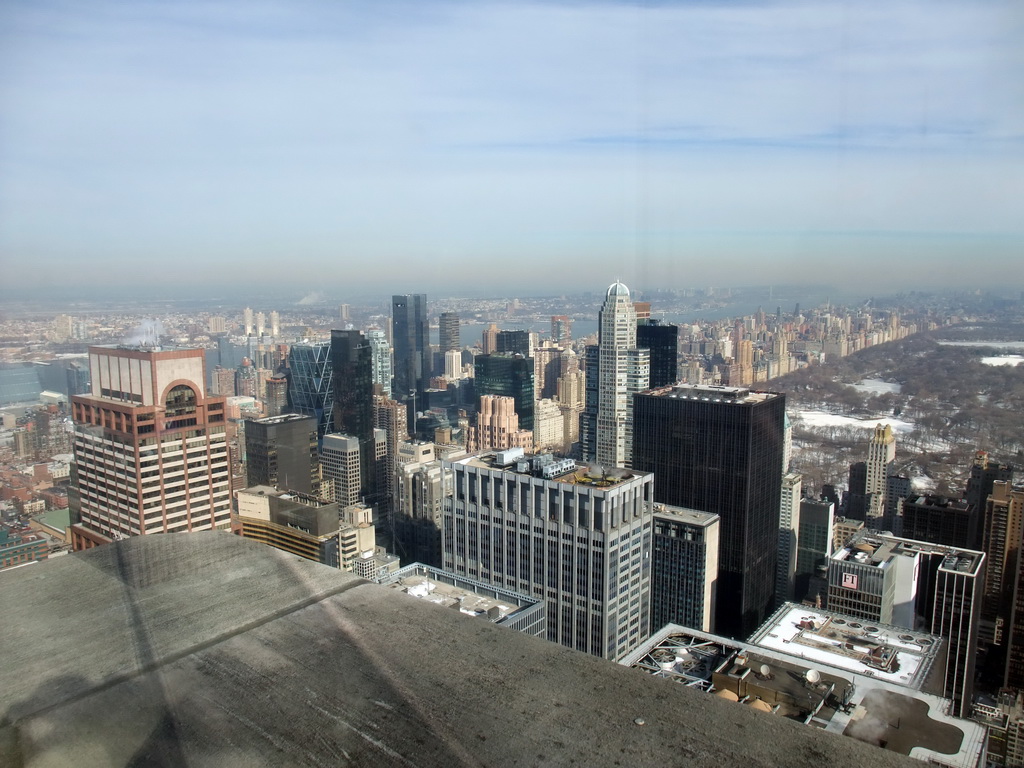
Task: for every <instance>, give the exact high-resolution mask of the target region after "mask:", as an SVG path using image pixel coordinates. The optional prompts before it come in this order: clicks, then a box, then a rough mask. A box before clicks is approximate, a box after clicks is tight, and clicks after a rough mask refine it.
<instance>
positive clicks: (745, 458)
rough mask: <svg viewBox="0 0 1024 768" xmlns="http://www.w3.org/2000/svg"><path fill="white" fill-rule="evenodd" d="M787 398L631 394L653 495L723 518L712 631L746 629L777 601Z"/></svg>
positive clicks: (741, 392) (636, 453)
mask: <svg viewBox="0 0 1024 768" xmlns="http://www.w3.org/2000/svg"><path fill="white" fill-rule="evenodd" d="M785 412H786V399H785V396H784V395H781V394H776V393H767V392H751V391H749V390H747V389H741V388H736V387H704V386H689V385H680V386H676V387H673V388H671V389H668V388H666V389H661V390H656V391H651V392H646V393H641V394H637V395H635V396H634V410H633V419H634V439H633V468H634V469H636V470H639V471H643V472H653V473H654V475H655V477H656V479H657V481H656V483H655V489H654V494H655V495H654V498H655V500H656V501H658V502H661V503H664V504H671V505H674V506H680V507H689V508H690V509H696V510H700V511H702V512H710V513H713V514H716V515H718V516H719V517H720V518H721V529H720V539H719V541H720V545H719V560H718V568H719V579H718V587H717V595H716V599H715V627H716V630H715V631H716V632H717V633H718V634H723V635H729V636H733V637H740V636H746V635H749V634H750V633H751V632H752V631H753V630H754V629H755V628H756V627H757V626H758V625H759V624H760V623H761V622H762V621H764V619H765V618H767V617H768V616H769V615H770V614H771V612H772V609H773V606H774V587H775V557H776V543H777V539H778V530H779V498H780V494H781V484H782V453H783V432H784V421H785Z"/></svg>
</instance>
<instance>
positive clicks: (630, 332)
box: [584, 283, 687, 506]
mask: <svg viewBox="0 0 1024 768" xmlns="http://www.w3.org/2000/svg"><path fill="white" fill-rule="evenodd" d="M588 354H590V353H589V350H588ZM589 363H590V361H589V360H588V371H587V373H588V375H589V374H590V370H589V367H590V366H589ZM649 381H650V353H649V352H648V351H647V350H646V349H639V348H638V347H637V344H636V310H635V309H634V308H633V302H632V301H631V300H630V298H629V289H628V288H626V286H624V285H623V284H622V283H613V284H612V285H611V286H609V288H608V292H607V294H606V295H605V301H604V304H603V305H602V307H601V311H600V312H599V313H598V331H597V388H596V390H592V389H591V388H590V387H589V386H588V394H589V393H591V392H592V393H593V395H594V396H596V398H597V407H596V409H595V410H596V425H595V426H596V435H594V436H593V437H590V436H588V437H589V439H590V440H591V445H584V449H585V450H587V449H589V448H592V449H593V458H594V460H595V461H596V462H597V463H598V464H601V465H603V466H610V467H628V466H630V463H631V461H632V451H633V394H634V393H636V392H642V391H643V390H645V389H647V386H648V383H649ZM677 506H687V505H685V504H680V505H677Z"/></svg>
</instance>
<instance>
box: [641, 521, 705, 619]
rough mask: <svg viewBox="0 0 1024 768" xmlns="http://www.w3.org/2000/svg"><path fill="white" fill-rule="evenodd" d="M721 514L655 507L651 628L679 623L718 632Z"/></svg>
mask: <svg viewBox="0 0 1024 768" xmlns="http://www.w3.org/2000/svg"><path fill="white" fill-rule="evenodd" d="M718 526H719V518H718V515H711V514H708V513H707V512H697V511H696V510H692V509H683V508H681V507H670V506H666V505H664V504H655V505H654V547H653V550H654V551H653V552H652V554H651V629H652V630H654V631H656V630H658V629H661V628H662V627H664V626H665V625H666V624H679V625H680V626H683V627H692V628H693V629H699V630H701V631H702V632H714V631H715V629H714V624H713V621H712V619H713V616H714V613H713V609H714V596H715V585H716V582H717V580H718Z"/></svg>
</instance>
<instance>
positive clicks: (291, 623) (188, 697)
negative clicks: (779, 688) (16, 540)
mask: <svg viewBox="0 0 1024 768" xmlns="http://www.w3.org/2000/svg"><path fill="white" fill-rule="evenodd" d="M0 615H2V616H3V621H4V631H3V632H2V633H0V654H2V656H0V658H2V659H3V665H2V667H0V765H4V766H22V765H24V766H33V767H35V766H66V765H74V766H76V768H84V767H86V766H122V765H147V766H148V765H168V766H171V765H173V766H182V765H185V766H211V767H213V766H216V768H232V767H233V766H271V765H274V766H277V765H298V766H305V765H309V766H345V765H373V766H380V765H383V766H391V765H394V766H399V765H400V766H446V767H448V766H462V765H466V766H468V765H495V766H534V765H543V766H568V765H577V766H582V765H587V766H612V765H622V766H625V765H654V766H705V765H706V766H725V765H744V766H747V767H749V768H756V767H758V766H781V765H785V766H790V767H791V768H802V766H808V768H810V767H811V766H813V767H814V768H820V767H821V766H823V765H828V764H836V763H844V764H849V765H869V764H870V765H872V766H873V768H886V767H887V766H913V765H919V763H916V762H911V761H910V760H909V758H906V757H903V756H901V755H897V754H894V753H892V752H886V751H883V750H879V749H877V748H875V747H871V746H869V745H867V744H863V743H860V742H858V741H856V740H854V739H848V738H842V737H841V736H838V735H833V734H829V733H824V732H822V731H820V730H817V729H809V728H805V727H802V726H800V725H798V724H796V723H791V722H788V721H785V720H783V719H780V718H774V717H771V716H768V715H766V714H764V713H760V712H756V711H751V709H750V708H745V707H739V706H736V705H735V704H733V703H729V702H725V701H719V700H716V699H714V698H713V697H709V696H705V695H702V694H700V693H699V692H697V691H694V690H691V689H688V688H686V687H685V686H680V685H675V684H673V683H671V682H670V681H667V680H662V679H657V678H654V677H651V676H650V675H647V674H644V673H642V672H639V671H638V670H634V669H629V668H627V667H622V666H619V665H615V664H612V663H610V662H607V661H603V660H601V659H597V658H594V657H591V656H587V655H584V654H581V653H578V652H576V651H572V650H569V649H565V648H561V647H559V646H556V645H554V644H551V643H548V642H547V641H545V640H541V639H538V638H533V637H529V636H527V635H524V634H522V633H518V632H514V631H510V630H508V629H504V628H501V627H498V626H495V625H493V624H491V623H489V622H480V621H479V620H475V619H473V618H471V617H468V616H463V615H460V614H459V613H458V612H457V611H454V610H449V611H439V610H437V609H436V608H435V607H434V606H430V605H426V604H424V603H422V602H421V601H416V600H409V599H408V598H407V597H406V596H404V595H402V594H399V593H397V592H395V591H394V590H390V589H388V588H386V587H382V586H378V585H375V584H371V583H369V582H364V581H361V580H359V579H357V578H355V577H353V576H351V575H350V574H345V573H342V572H340V571H337V570H334V569H331V568H328V567H326V566H321V565H319V564H316V563H312V562H310V561H306V560H302V559H300V558H297V557H295V556H293V555H289V554H287V553H284V552H280V551H278V550H274V549H271V548H269V547H265V546H263V545H261V544H258V543H256V542H251V541H247V540H243V539H241V538H239V537H236V536H232V535H230V534H226V533H198V534H165V535H154V536H145V537H140V538H136V539H131V540H128V541H121V542H116V543H113V544H110V545H107V546H104V547H101V548H98V549H95V550H91V551H89V552H85V553H79V554H76V555H71V556H68V557H63V558H58V559H55V560H51V561H47V562H45V563H42V564H40V565H37V566H35V567H34V568H25V569H19V570H18V571H15V572H13V573H5V574H2V575H0ZM639 723H642V724H639Z"/></svg>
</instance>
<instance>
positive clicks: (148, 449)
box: [69, 346, 231, 550]
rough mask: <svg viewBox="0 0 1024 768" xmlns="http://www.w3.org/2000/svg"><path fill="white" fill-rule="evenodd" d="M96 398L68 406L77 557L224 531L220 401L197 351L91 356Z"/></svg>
mask: <svg viewBox="0 0 1024 768" xmlns="http://www.w3.org/2000/svg"><path fill="white" fill-rule="evenodd" d="M89 369H90V372H91V374H92V384H91V386H92V394H90V395H75V396H74V397H73V398H72V400H71V403H72V405H71V408H72V418H73V419H74V424H75V426H74V430H75V432H74V452H75V462H74V468H73V474H72V489H71V493H70V494H69V506H70V507H71V511H72V523H73V525H72V542H73V544H74V547H75V549H76V550H78V549H87V548H89V547H93V546H96V545H97V544H102V543H105V542H107V541H110V540H111V539H116V538H124V537H126V536H138V535H141V534H148V533H166V532H173V531H204V530H211V529H213V528H224V529H227V528H229V527H230V525H231V520H230V515H231V480H230V460H229V456H228V443H227V435H226V433H225V412H224V398H222V397H209V396H207V392H206V371H205V356H204V354H203V350H201V349H167V350H161V349H159V348H154V347H143V346H139V347H116V348H115V347H90V348H89Z"/></svg>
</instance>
